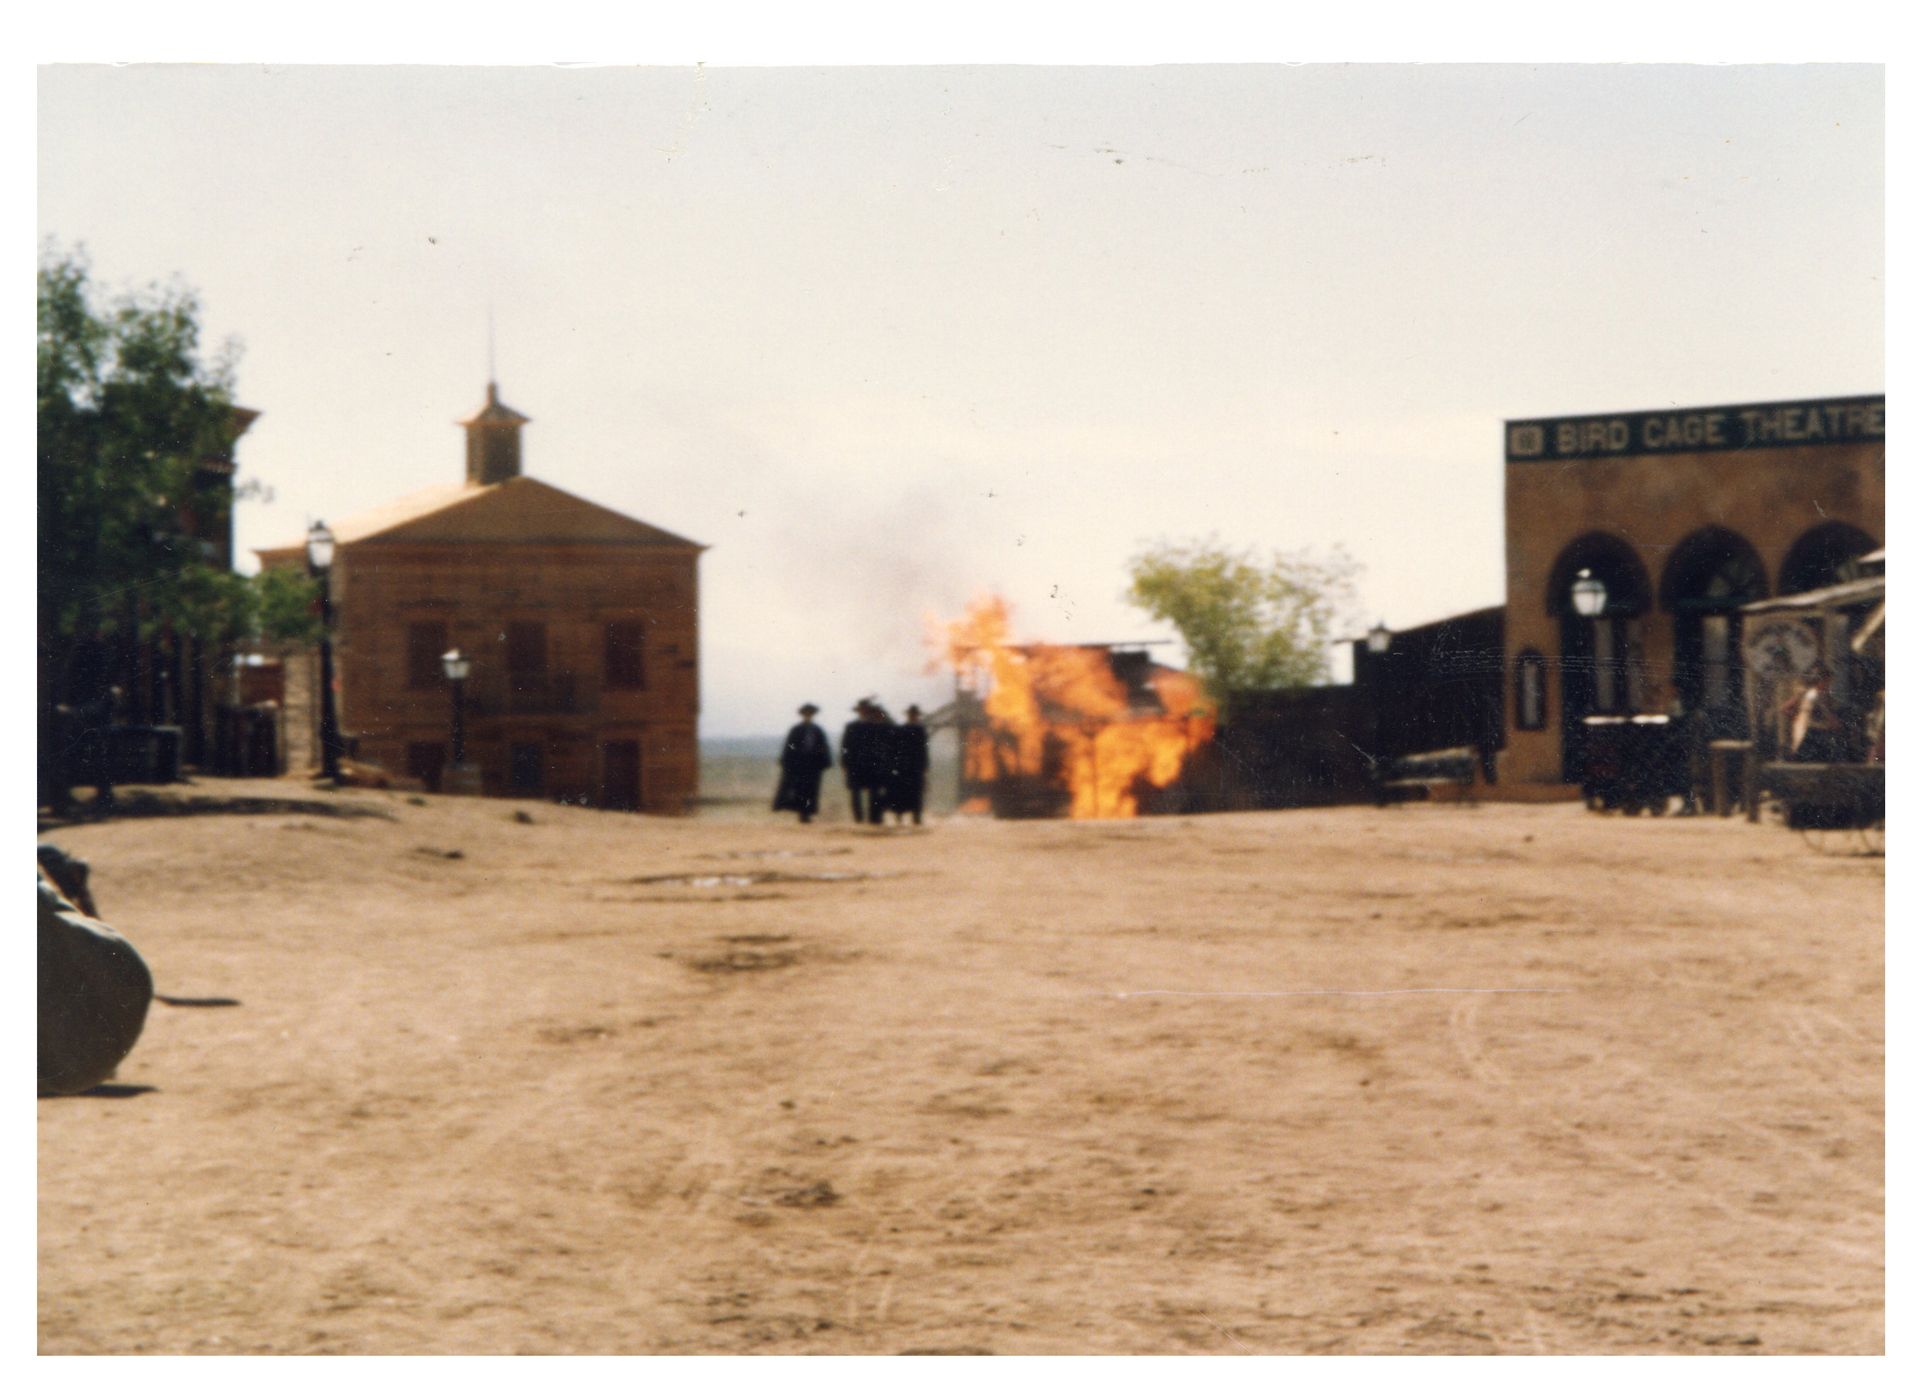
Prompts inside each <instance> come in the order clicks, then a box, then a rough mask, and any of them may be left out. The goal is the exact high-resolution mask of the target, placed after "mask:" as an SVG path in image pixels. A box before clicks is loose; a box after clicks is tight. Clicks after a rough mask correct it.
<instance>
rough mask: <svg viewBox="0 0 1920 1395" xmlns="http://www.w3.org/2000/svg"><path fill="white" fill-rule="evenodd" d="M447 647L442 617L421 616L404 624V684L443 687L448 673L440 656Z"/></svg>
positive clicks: (411, 686) (444, 624) (444, 623)
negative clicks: (437, 618)
mask: <svg viewBox="0 0 1920 1395" xmlns="http://www.w3.org/2000/svg"><path fill="white" fill-rule="evenodd" d="M448 648H449V646H448V644H447V625H446V622H445V621H444V620H420V621H416V622H414V623H413V624H411V625H409V626H407V686H408V687H409V688H443V687H445V686H446V682H447V675H446V670H445V669H444V668H443V667H442V666H441V663H440V656H441V655H442V654H444V653H446V652H447V649H448Z"/></svg>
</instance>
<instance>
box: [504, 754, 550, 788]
mask: <svg viewBox="0 0 1920 1395" xmlns="http://www.w3.org/2000/svg"><path fill="white" fill-rule="evenodd" d="M545 756H546V752H545V751H543V750H542V749H541V746H540V743H539V742H537V741H516V742H514V743H513V747H512V750H511V751H510V752H509V753H508V766H507V788H508V790H509V791H511V792H512V793H514V794H539V793H540V792H541V790H543V789H544V788H546V770H545V765H546V760H545Z"/></svg>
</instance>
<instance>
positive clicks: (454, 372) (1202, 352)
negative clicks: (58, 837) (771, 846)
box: [38, 65, 1886, 735]
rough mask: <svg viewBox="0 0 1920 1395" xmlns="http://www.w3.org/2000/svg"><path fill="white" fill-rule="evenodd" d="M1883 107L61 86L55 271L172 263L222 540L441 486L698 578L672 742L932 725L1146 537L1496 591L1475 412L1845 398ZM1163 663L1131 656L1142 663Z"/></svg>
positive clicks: (1117, 588)
mask: <svg viewBox="0 0 1920 1395" xmlns="http://www.w3.org/2000/svg"><path fill="white" fill-rule="evenodd" d="M1883 105H1884V83H1883V74H1882V70H1881V69H1880V68H1877V67H1869V66H1825V67H1821V66H1811V67H1809V66H1786V65H1776V66H1764V67H1705V66H1684V67H1683V66H1640V67H1627V66H1586V67H1576V66H1518V65H1515V66H1504V67H1485V66H1481V67H1471V66H1444V65H1424V66H1414V65H1404V66H1306V67H1281V66H1245V67H1236V66H1187V67H1134V68H1048V67H997V68H992V67H972V68H890V69H889V68H840V69H795V68H785V69H783V68H759V69H753V68H736V69H727V68H712V67H709V68H704V69H696V68H691V67H685V68H674V69H668V68H594V69H585V68H580V69H565V68H551V67H549V68H438V69H431V68H420V67H410V68H409V67H387V68H349V67H332V68H317V67H309V68H300V67H275V68H261V67H240V66H194V67H187V66H168V67H121V68H109V67H50V68H42V69H41V70H40V74H39V99H38V116H39V126H38V149H39V155H40V168H39V207H38V224H39V230H40V233H41V235H42V236H43V237H44V236H51V237H56V238H58V239H60V240H61V241H62V242H64V243H67V244H72V243H84V244H85V246H86V247H87V249H88V251H89V252H90V254H91V257H92V261H93V265H94V268H95V272H96V275H97V276H98V278H99V279H100V280H101V281H103V282H104V283H106V284H108V285H110V286H111V285H121V284H126V283H138V282H146V281H151V280H162V279H166V278H168V277H171V276H173V275H176V274H177V275H178V276H180V277H181V278H182V279H183V280H185V281H186V282H187V283H188V284H190V285H192V286H193V287H195V288H196V289H197V290H198V291H199V293H200V294H201V297H202V299H203V302H204V307H205V319H206V323H207V325H208V327H209V329H210V330H211V332H212V336H213V338H214V339H216V340H217V339H219V338H221V337H224V336H227V335H232V336H235V337H237V338H238V339H240V340H241V341H242V342H243V345H244V353H243V356H242V357H241V360H240V368H239V382H238V396H239V399H240V401H241V402H243V403H244V404H245V405H247V406H249V407H252V408H255V409H256V410H258V411H260V412H261V413H262V415H261V417H260V419H259V421H258V422H257V423H256V425H255V426H254V428H253V430H252V431H251V432H250V433H249V434H248V436H247V437H246V438H245V439H244V440H243V441H242V443H241V447H240V452H239V459H240V465H241V475H242V477H243V478H250V479H257V480H260V481H262V482H263V483H265V484H266V485H267V486H269V487H270V488H271V489H272V490H273V492H274V499H273V501H272V502H271V503H267V504H263V503H249V504H245V505H243V506H242V507H241V509H240V511H239V516H238V524H237V541H238V544H239V547H240V548H241V549H242V551H243V553H244V552H245V550H246V549H250V548H253V547H258V546H263V545H268V544H274V543H279V542H283V541H287V540H290V539H292V538H295V537H297V536H298V535H299V534H300V533H301V532H302V531H303V530H304V529H305V527H306V526H307V524H308V523H309V522H310V521H311V520H312V519H314V518H316V517H318V518H326V519H329V520H332V519H338V518H343V517H346V516H348V515H350V514H353V513H356V512H359V511H361V510H363V509H366V508H369V507H371V506H374V505H376V504H379V503H382V502H385V501H387V500H389V499H391V498H393V497H395V496H396V495H399V494H401V493H404V492H407V491H410V490H413V489H416V488H419V487H421V486H424V485H430V484H435V483H441V482H447V481H453V480H457V479H459V478H461V476H462V471H463V456H462V441H461V434H460V432H459V430H458V428H457V427H456V426H455V425H454V424H453V423H454V422H455V420H456V419H458V418H460V417H464V416H466V415H469V414H470V413H471V412H472V411H473V410H475V409H476V408H477V407H478V406H479V405H480V404H481V402H482V400H483V398H484V393H485V386H486V380H487V352H488V351H487V334H488V331H487V324H488V312H489V307H490V306H491V309H492V316H493V320H494V324H495V341H496V349H495V362H496V365H497V376H498V379H499V383H500V390H501V396H502V398H503V399H504V400H505V401H506V402H508V403H509V404H510V405H512V406H514V407H516V408H518V409H519V410H520V411H522V412H525V413H526V414H527V415H529V416H530V417H532V418H533V422H532V424H531V425H530V426H529V427H528V428H527V429H526V432H525V437H524V442H525V455H524V459H525V464H526V469H527V472H528V473H529V474H532V475H534V476H536V477H538V478H540V479H543V480H546V481H548V482H549V483H552V484H555V485H558V486H559V487H561V488H563V489H568V490H571V491H573V492H574V493H577V494H581V495H583V496H585V497H587V498H589V499H592V500H595V501H596V502H599V503H602V504H606V505H608V506H609V507H612V508H615V509H618V510H621V511H622V512H626V513H630V514H632V515H634V516H636V517H639V518H642V519H645V520H647V521H648V522H650V523H654V524H657V525H659V526H660V527H663V528H667V529H670V530H672V531H674V532H677V533H681V534H683V535H685V536H687V537H690V538H693V539H695V540H696V541H699V542H703V543H707V544H709V545H711V551H709V552H708V553H707V554H706V555H705V557H704V559H703V561H702V563H701V582H702V592H701V604H702V624H701V628H702V642H703V647H704V655H703V658H704V664H703V673H702V688H703V706H704V711H703V716H702V724H701V725H702V732H703V734H706V735H732V734H746V733H763V732H772V731H777V730H780V729H782V728H784V726H785V725H786V724H787V723H788V722H789V721H790V720H791V714H792V709H793V708H794V707H795V706H796V705H797V704H798V703H799V702H801V701H802V700H806V699H811V700H813V701H816V702H818V703H820V704H821V705H822V706H823V707H824V708H825V709H826V715H827V717H828V718H829V719H830V720H834V721H837V720H838V719H839V716H840V714H841V713H844V711H845V709H846V708H847V707H848V706H850V705H851V703H852V701H853V699H854V698H856V697H858V696H860V695H861V694H863V693H868V692H877V693H879V694H880V695H881V696H882V697H883V698H884V699H885V700H887V701H888V703H889V704H890V705H891V706H893V707H894V708H895V709H896V710H897V709H899V708H901V707H904V706H905V705H906V703H907V702H908V701H910V700H915V699H918V700H919V701H921V702H922V703H923V704H925V703H927V702H928V700H929V699H932V700H934V701H938V700H939V699H940V697H941V695H942V694H943V693H944V692H945V691H947V689H948V685H947V684H946V683H944V682H943V681H940V680H936V679H929V678H927V677H925V676H924V675H923V673H922V664H923V662H924V660H925V657H926V653H925V650H924V647H923V645H922V639H921V637H922V632H923V619H924V617H925V616H927V615H929V614H937V615H943V616H951V615H954V614H957V613H958V612H959V611H960V609H961V608H962V607H963V606H964V605H965V603H966V602H967V600H968V599H969V598H970V597H971V596H973V595H975V594H977V593H979V592H981V591H983V590H986V589H989V588H991V589H997V590H998V591H1000V592H1002V593H1003V594H1004V595H1006V596H1007V597H1008V598H1009V600H1010V601H1011V602H1012V604H1013V606H1014V611H1015V623H1016V627H1017V628H1018V629H1019V630H1020V631H1021V632H1022V633H1023V634H1024V635H1026V636H1030V637H1032V638H1037V639H1046V640H1055V641H1074V640H1088V639H1091V640H1112V639H1134V638H1158V637H1164V636H1166V635H1168V634H1169V632H1168V631H1167V630H1166V629H1165V628H1164V627H1162V626H1159V625H1157V624H1155V623H1154V622H1152V621H1150V620H1148V619H1147V618H1146V617H1144V616H1143V615H1141V614H1139V613H1138V612H1136V611H1134V610H1132V609H1131V608H1129V607H1128V606H1127V605H1126V604H1125V602H1124V601H1123V600H1122V593H1123V592H1124V590H1125V587H1126V562H1127V559H1128V558H1129V557H1130V556H1131V555H1132V554H1133V553H1134V552H1135V551H1137V550H1138V548H1139V547H1140V546H1141V545H1142V544H1144V543H1146V542H1149V541H1151V540H1153V539H1155V538H1171V539H1187V538H1197V537H1203V536H1206V535H1209V534H1213V535H1217V536H1218V537H1219V538H1220V539H1221V540H1223V541H1225V542H1227V543H1230V544H1233V545H1235V546H1250V547H1257V548H1281V549H1296V548H1316V549H1320V550H1322V551H1324V550H1326V549H1329V548H1331V547H1334V546H1340V547H1343V548H1344V549H1345V550H1346V551H1347V552H1348V553H1349V554H1350V555H1351V556H1352V557H1353V558H1354V559H1355V560H1357V561H1358V562H1359V563H1361V564H1362V566H1363V567H1364V572H1363V574H1362V576H1361V578H1360V583H1359V589H1360V595H1361V605H1360V611H1361V617H1360V618H1362V619H1364V620H1371V619H1372V618H1374V617H1376V616H1378V617H1381V618H1384V619H1385V620H1386V621H1387V622H1388V623H1389V624H1390V625H1394V626H1408V625H1413V624H1418V623H1421V622H1424V621H1427V620H1432V619H1436V618H1438V617H1441V616H1444V615H1448V614H1451V613H1455V612H1457V611H1461V610H1466V609H1471V608H1475V607H1478V606H1483V605H1491V604H1497V603H1499V602H1500V601H1502V600H1503V599H1504V596H1503V594H1502V592H1503V556H1502V549H1503V541H1502V509H1501V465H1502V462H1501V449H1500V446H1501V432H1500V425H1501V422H1502V421H1503V420H1505V419H1508V418H1518V417H1531V416H1547V415H1558V414H1573V413H1587V412H1603V411H1612V410H1632V409H1642V408H1652V407H1658V406H1662V405H1667V404H1673V405H1680V406H1695V405H1707V404H1713V403H1732V402H1751V401H1762V400H1770V399H1776V398H1801V397H1821V396H1837V395H1848V394H1856V393H1871V392H1880V391H1883V390H1884V389H1885V386H1886V383H1885V376H1886V370H1885V367H1884V358H1883V339H1884V331H1885V317H1884V312H1883V295H1884V287H1883V282H1882V277H1883V265H1884V214H1885V209H1884V202H1883V187H1882V186H1883V141H1884V129H1883ZM1174 653H1177V651H1171V652H1170V654H1169V657H1172V655H1173V654H1174Z"/></svg>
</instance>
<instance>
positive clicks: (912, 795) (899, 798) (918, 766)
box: [887, 706, 927, 823]
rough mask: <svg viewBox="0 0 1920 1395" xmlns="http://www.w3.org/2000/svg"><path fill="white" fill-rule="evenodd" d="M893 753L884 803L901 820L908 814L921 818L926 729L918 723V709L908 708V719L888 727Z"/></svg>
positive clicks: (925, 763)
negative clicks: (895, 725)
mask: <svg viewBox="0 0 1920 1395" xmlns="http://www.w3.org/2000/svg"><path fill="white" fill-rule="evenodd" d="M888 735H889V736H890V738H891V740H890V741H889V743H888V746H889V754H890V755H891V757H892V760H891V763H890V765H889V766H888V769H887V806H888V807H889V808H890V809H892V810H893V812H894V814H895V815H896V816H897V817H898V818H899V819H900V821H901V822H902V823H905V822H906V817H907V815H908V814H912V815H913V821H914V822H915V823H919V822H920V808H921V805H922V804H923V803H924V802H925V800H926V794H927V729H926V728H925V727H923V726H921V725H920V709H919V708H918V707H912V706H910V707H908V708H907V720H906V721H904V722H902V723H901V724H900V725H899V726H897V727H893V728H890V729H889V732H888Z"/></svg>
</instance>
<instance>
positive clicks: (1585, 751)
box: [1495, 396, 1886, 797]
mask: <svg viewBox="0 0 1920 1395" xmlns="http://www.w3.org/2000/svg"><path fill="white" fill-rule="evenodd" d="M1885 490H1886V399H1885V397H1884V396H1870V397H1846V398H1829V399H1822V400H1818V401H1798V402H1769V403H1762V404H1752V405H1738V406H1726V407H1704V408H1692V409H1663V410H1657V411H1641V412H1627V413H1616V414H1610V415H1605V416H1579V417H1565V418H1558V419H1550V420H1529V421H1510V422H1508V423H1507V424H1506V544H1507V604H1506V614H1505V617H1504V625H1503V629H1504V646H1503V647H1504V651H1505V652H1504V660H1505V663H1504V668H1505V673H1504V675H1503V676H1504V679H1505V682H1504V684H1503V687H1504V689H1505V694H1504V696H1505V704H1504V705H1505V709H1506V710H1505V713H1504V716H1505V722H1504V727H1505V732H1504V737H1505V740H1504V749H1503V750H1502V751H1501V752H1500V753H1499V756H1498V759H1497V762H1496V763H1495V768H1496V771H1497V777H1496V778H1497V781H1498V783H1499V784H1500V785H1502V786H1504V787H1507V788H1508V789H1510V790H1512V791H1513V792H1514V793H1519V792H1520V790H1523V789H1526V788H1529V787H1531V788H1533V789H1535V790H1539V791H1540V792H1542V793H1545V792H1546V789H1547V788H1548V787H1552V786H1559V787H1561V788H1562V789H1568V787H1570V786H1575V785H1578V786H1583V787H1584V788H1585V789H1586V790H1587V792H1588V793H1589V794H1591V792H1592V790H1593V789H1594V786H1595V782H1596V779H1599V778H1602V777H1603V776H1604V769H1603V767H1605V766H1606V765H1607V763H1608V759H1609V743H1611V742H1613V741H1614V740H1616V739H1618V740H1620V741H1622V742H1623V743H1625V745H1626V746H1627V747H1629V748H1630V747H1631V746H1632V742H1631V740H1630V739H1629V738H1632V737H1634V736H1635V732H1634V730H1633V724H1635V723H1636V722H1639V723H1642V724H1647V725H1648V726H1649V727H1651V726H1653V725H1655V724H1658V725H1660V726H1663V727H1665V728H1666V729H1667V730H1668V731H1670V732H1672V733H1673V735H1674V736H1678V735H1679V733H1680V731H1681V730H1682V729H1684V731H1685V732H1686V733H1687V740H1686V741H1685V742H1682V743H1678V746H1680V747H1684V746H1688V745H1690V746H1691V748H1692V749H1693V750H1694V751H1695V752H1696V753H1697V752H1698V751H1704V750H1708V749H1712V748H1717V747H1725V748H1728V749H1729V750H1732V751H1738V752H1742V753H1744V754H1745V758H1744V759H1743V760H1742V761H1741V762H1740V764H1742V765H1743V766H1744V768H1745V774H1744V776H1742V777H1738V778H1744V780H1745V781H1746V782H1747V785H1748V791H1749V797H1750V796H1751V788H1752V781H1753V770H1754V768H1755V763H1756V759H1758V760H1766V759H1770V758H1779V757H1783V756H1785V755H1787V754H1788V753H1789V750H1788V748H1789V747H1792V748H1793V749H1795V750H1803V751H1804V750H1805V749H1807V748H1805V746H1804V741H1803V738H1801V737H1796V736H1793V735H1790V734H1788V732H1787V730H1786V726H1787V725H1790V722H1783V715H1790V709H1792V708H1793V707H1794V705H1795V703H1796V702H1797V701H1798V700H1799V698H1800V697H1801V695H1802V693H1803V690H1811V689H1812V688H1813V687H1814V686H1816V685H1820V686H1822V688H1823V695H1822V696H1821V698H1820V701H1821V702H1823V703H1825V704H1826V708H1825V711H1826V712H1828V713H1830V714H1831V715H1830V716H1829V717H1828V718H1827V719H1826V720H1824V721H1823V722H1822V723H1820V724H1821V725H1823V726H1825V727H1827V728H1829V729H1830V736H1829V737H1828V739H1827V742H1826V747H1830V749H1826V747H1823V752H1824V754H1825V755H1826V758H1828V759H1831V760H1834V761H1836V762H1849V761H1850V762H1862V761H1867V760H1873V761H1878V760H1880V759H1881V748H1880V747H1879V746H1878V738H1877V737H1876V736H1874V735H1872V732H1873V731H1875V730H1876V729H1883V725H1882V726H1881V727H1879V728H1876V726H1875V724H1876V723H1881V724H1883V722H1884V718H1883V717H1881V716H1880V715H1879V714H1880V713H1881V712H1883V711H1884V708H1883V706H1882V703H1883V702H1884V697H1883V694H1884V688H1885V677H1884V668H1883V656H1884V628H1883V627H1884V614H1885V610H1884V605H1885V602H1884V595H1885V569H1884V552H1883V551H1882V547H1883V543H1884V537H1885V511H1886V504H1885ZM1856 591H1857V592H1859V593H1860V594H1859V595H1857V596H1856V595H1854V592H1856ZM1869 593H1871V594H1869ZM1802 601H1804V602H1805V603H1804V604H1800V602H1802ZM1827 602H1831V604H1827ZM1775 631H1780V632H1781V633H1780V634H1775ZM1869 631H1871V633H1869ZM1769 636H1772V637H1773V638H1774V639H1776V640H1781V641H1782V642H1778V643H1768V642H1767V641H1768V638H1769ZM1869 641H1871V642H1869ZM1756 645H1758V646H1759V649H1760V650H1762V651H1764V652H1763V653H1760V654H1758V655H1757V656H1756V649H1755V646H1756ZM1782 656H1784V657H1782ZM1782 663H1784V664H1785V666H1786V667H1785V669H1781V667H1780V666H1781V664H1782ZM1788 670H1790V671H1788ZM1783 697H1784V704H1785V705H1784V706H1783V703H1782V699H1783ZM1803 725H1804V723H1803ZM1668 745H1669V746H1670V747H1676V743H1675V742H1674V741H1673V740H1671V739H1669V741H1668ZM1856 747H1858V748H1859V749H1855V748H1856ZM1870 748H1871V749H1870ZM1641 749H1642V751H1643V752H1644V750H1645V749H1646V747H1645V745H1644V743H1642V747H1641ZM1624 754H1625V755H1626V759H1625V761H1624V762H1623V764H1624V765H1634V764H1638V765H1640V766H1643V767H1644V766H1645V765H1646V764H1647V762H1646V760H1645V758H1644V755H1642V756H1639V757H1635V756H1633V755H1632V754H1631V752H1630V751H1628V752H1625V753H1624ZM1802 758H1803V759H1804V758H1806V757H1805V755H1804V754H1803V755H1802ZM1668 763H1669V764H1672V763H1673V762H1671V761H1669V762H1668ZM1681 763H1682V764H1684V763H1685V761H1684V758H1683V760H1682V762H1681ZM1693 764H1694V766H1695V770H1694V780H1695V783H1696V784H1698V783H1699V781H1700V775H1699V770H1698V766H1699V765H1700V764H1701V762H1700V761H1699V760H1698V759H1697V755H1696V758H1695V759H1694V761H1693ZM1596 771H1599V772H1600V775H1598V776H1597V775H1596ZM1568 792H1569V793H1571V790H1568ZM1654 793H1656V794H1657V793H1660V792H1657V791H1656V792H1654Z"/></svg>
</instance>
